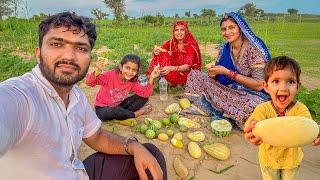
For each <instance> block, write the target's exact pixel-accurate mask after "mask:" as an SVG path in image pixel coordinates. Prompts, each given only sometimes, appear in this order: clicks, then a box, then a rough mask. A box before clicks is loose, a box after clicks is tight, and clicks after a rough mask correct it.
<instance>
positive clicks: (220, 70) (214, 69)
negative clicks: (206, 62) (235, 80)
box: [208, 65, 230, 77]
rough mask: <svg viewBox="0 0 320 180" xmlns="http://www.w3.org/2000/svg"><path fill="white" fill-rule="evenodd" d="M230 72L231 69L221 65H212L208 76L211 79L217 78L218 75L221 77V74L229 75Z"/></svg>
mask: <svg viewBox="0 0 320 180" xmlns="http://www.w3.org/2000/svg"><path fill="white" fill-rule="evenodd" d="M229 72H230V70H229V69H227V68H225V67H223V66H220V65H217V66H215V65H211V68H208V75H209V76H210V77H215V76H216V75H219V74H223V75H227V74H228V73H229Z"/></svg>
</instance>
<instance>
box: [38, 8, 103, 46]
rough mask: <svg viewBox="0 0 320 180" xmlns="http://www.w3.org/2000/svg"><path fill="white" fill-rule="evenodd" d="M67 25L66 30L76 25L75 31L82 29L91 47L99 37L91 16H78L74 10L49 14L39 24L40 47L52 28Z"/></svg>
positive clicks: (78, 31)
mask: <svg viewBox="0 0 320 180" xmlns="http://www.w3.org/2000/svg"><path fill="white" fill-rule="evenodd" d="M59 27H67V28H68V29H67V30H66V31H69V30H71V28H72V27H76V28H77V31H76V32H74V31H73V33H75V34H77V33H80V32H81V31H83V32H84V35H85V34H87V35H88V38H89V43H90V45H91V49H92V48H93V46H94V43H95V41H96V39H97V33H96V27H95V25H94V24H93V23H91V21H90V19H89V18H86V17H83V16H78V15H77V14H76V13H74V12H72V13H71V12H62V13H58V14H54V15H52V16H49V17H48V18H47V19H45V20H43V21H42V22H41V23H40V24H39V47H41V46H42V41H43V37H44V36H45V35H46V34H47V33H48V31H49V30H50V29H52V28H59Z"/></svg>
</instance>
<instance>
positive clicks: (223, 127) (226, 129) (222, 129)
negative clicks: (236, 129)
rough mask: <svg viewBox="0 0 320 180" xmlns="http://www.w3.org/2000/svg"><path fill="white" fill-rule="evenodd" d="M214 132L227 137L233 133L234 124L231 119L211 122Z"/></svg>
mask: <svg viewBox="0 0 320 180" xmlns="http://www.w3.org/2000/svg"><path fill="white" fill-rule="evenodd" d="M210 125H211V128H212V132H213V134H214V135H216V136H220V137H225V136H228V135H229V134H230V133H231V129H232V125H231V123H230V122H229V121H227V120H224V119H221V120H214V121H212V122H211V124H210Z"/></svg>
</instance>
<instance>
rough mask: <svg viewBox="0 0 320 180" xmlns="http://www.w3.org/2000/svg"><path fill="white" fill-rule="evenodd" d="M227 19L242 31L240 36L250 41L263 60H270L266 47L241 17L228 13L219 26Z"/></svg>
mask: <svg viewBox="0 0 320 180" xmlns="http://www.w3.org/2000/svg"><path fill="white" fill-rule="evenodd" d="M228 17H231V18H233V19H234V20H235V21H236V23H237V24H238V26H239V28H240V30H241V31H242V34H243V35H244V36H245V37H246V38H247V39H248V41H250V43H251V44H252V45H254V46H255V47H256V48H257V49H258V50H259V51H260V52H261V54H262V55H263V56H264V57H265V59H266V60H267V61H269V60H270V59H271V55H270V53H269V50H268V48H267V46H266V45H265V43H264V42H263V41H262V40H261V39H260V38H259V37H258V36H256V35H255V34H254V32H253V31H252V30H251V28H250V27H249V25H248V23H247V22H246V21H245V20H244V19H243V17H241V16H240V15H239V14H238V13H235V12H230V13H227V14H225V15H224V16H223V17H222V19H221V21H220V24H222V22H223V21H224V20H225V19H226V18H228Z"/></svg>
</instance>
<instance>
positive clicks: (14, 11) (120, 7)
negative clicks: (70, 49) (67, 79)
mask: <svg viewBox="0 0 320 180" xmlns="http://www.w3.org/2000/svg"><path fill="white" fill-rule="evenodd" d="M21 1H22V0H0V19H2V18H3V17H5V16H6V17H8V16H13V17H17V16H18V7H19V4H20V3H21ZM26 3H27V0H26ZM103 3H104V4H105V5H106V7H107V8H109V9H110V10H111V11H112V14H113V16H114V22H115V24H116V25H120V24H121V22H122V21H127V20H129V19H136V18H135V17H130V16H129V15H127V14H125V8H126V4H125V0H103ZM287 12H288V14H289V15H290V16H296V15H298V10H297V9H295V8H290V9H288V10H287ZM238 13H240V14H241V15H243V16H246V17H264V16H270V14H271V13H265V12H264V10H263V9H260V8H257V7H256V5H255V4H254V3H246V4H244V5H243V6H241V7H240V8H239V10H238ZM91 14H92V16H93V17H94V19H98V20H102V19H107V18H108V17H109V16H110V14H108V13H106V12H103V11H102V10H101V9H98V8H94V9H92V10H91ZM216 16H217V13H216V11H215V10H214V9H209V8H208V9H207V8H204V9H202V10H201V11H200V12H199V14H197V13H193V14H192V13H191V11H187V12H185V13H184V16H182V17H186V18H195V19H197V18H207V19H208V20H209V21H212V20H213V19H214V18H215V17H216ZM46 17H47V15H46V14H45V13H40V14H38V15H34V16H33V17H32V18H33V19H42V18H46ZM165 18H168V16H167V17H166V16H164V15H163V14H161V13H157V14H156V15H154V16H153V15H143V16H142V17H139V18H137V19H141V20H142V21H144V22H145V23H151V24H160V25H161V24H163V23H164V19H165ZM172 18H175V19H177V18H181V17H180V16H179V14H178V13H175V15H174V16H173V17H172Z"/></svg>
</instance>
